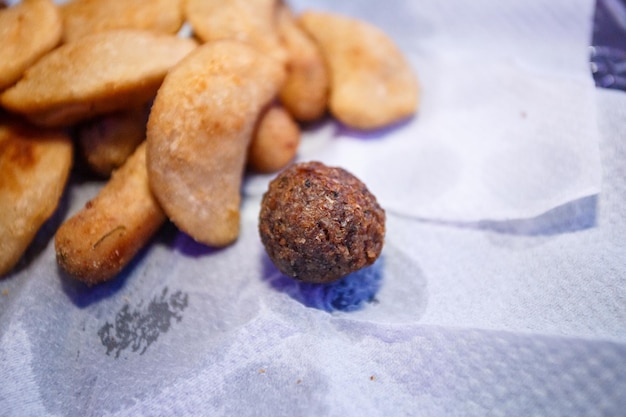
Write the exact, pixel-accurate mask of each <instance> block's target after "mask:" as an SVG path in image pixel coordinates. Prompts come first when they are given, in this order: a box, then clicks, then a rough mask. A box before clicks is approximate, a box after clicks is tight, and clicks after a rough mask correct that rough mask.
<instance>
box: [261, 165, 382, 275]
mask: <svg viewBox="0 0 626 417" xmlns="http://www.w3.org/2000/svg"><path fill="white" fill-rule="evenodd" d="M259 234H260V236H261V241H262V242H263V245H264V246H265V249H266V251H267V254H268V256H269V257H270V259H271V260H272V262H274V264H275V265H276V267H277V268H278V269H279V270H280V271H281V272H282V273H284V274H285V275H288V276H290V277H293V278H296V279H298V280H302V281H306V282H312V283H328V282H332V281H335V280H337V279H340V278H342V277H344V276H346V275H347V274H349V273H351V272H355V271H357V270H359V269H361V268H364V267H365V266H368V265H371V264H372V263H374V261H375V260H376V259H377V258H378V256H379V255H380V253H381V251H382V247H383V243H384V236H385V212H384V210H383V209H382V208H381V207H380V206H379V205H378V202H377V201H376V197H374V195H373V194H371V193H370V191H369V190H368V189H367V187H366V186H365V184H363V183H362V182H361V181H360V180H359V179H357V178H356V177H354V176H353V175H352V174H350V173H349V172H347V171H345V170H344V169H342V168H336V167H327V166H325V165H324V164H322V163H320V162H307V163H299V164H294V165H291V166H290V167H288V168H287V169H285V170H284V171H283V172H281V173H280V174H279V175H278V176H277V177H276V178H275V179H274V180H273V181H272V182H271V183H270V185H269V189H268V191H267V192H266V193H265V194H264V195H263V200H262V203H261V211H260V214H259Z"/></svg>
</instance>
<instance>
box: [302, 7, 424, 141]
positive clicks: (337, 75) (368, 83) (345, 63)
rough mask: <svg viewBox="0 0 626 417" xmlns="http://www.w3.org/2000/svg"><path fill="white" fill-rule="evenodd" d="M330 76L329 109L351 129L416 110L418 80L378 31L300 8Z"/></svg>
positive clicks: (375, 124) (365, 127) (369, 126)
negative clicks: (303, 10)
mask: <svg viewBox="0 0 626 417" xmlns="http://www.w3.org/2000/svg"><path fill="white" fill-rule="evenodd" d="M299 23H300V24H301V26H302V27H303V28H304V29H305V30H306V31H307V32H308V33H309V34H310V35H311V36H312V37H313V38H314V39H315V40H316V41H317V43H318V45H319V46H320V48H321V50H322V53H323V55H324V57H325V59H326V63H327V64H328V68H329V71H330V78H331V88H330V102H329V108H330V111H331V113H332V114H333V115H334V116H335V117H336V118H337V119H339V120H340V121H341V122H343V123H344V124H346V125H348V126H350V127H354V128H357V129H363V130H368V129H377V128H381V127H384V126H387V125H390V124H393V123H396V122H399V121H401V120H403V119H405V118H407V117H409V116H411V115H413V114H414V113H415V112H416V111H417V100H418V83H417V79H416V77H415V75H414V73H413V71H412V69H411V67H410V65H409V63H408V61H407V60H406V59H405V57H404V56H403V55H402V52H401V51H400V49H398V47H397V46H396V45H395V44H394V43H393V41H392V40H391V39H390V38H389V37H388V36H387V35H386V34H385V33H383V32H382V31H381V30H380V29H378V28H376V27H375V26H372V25H371V24H369V23H366V22H363V21H361V20H357V19H352V18H348V17H344V16H340V15H336V14H332V13H324V12H312V11H309V12H304V13H303V14H302V15H301V16H300V18H299Z"/></svg>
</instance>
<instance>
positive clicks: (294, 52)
mask: <svg viewBox="0 0 626 417" xmlns="http://www.w3.org/2000/svg"><path fill="white" fill-rule="evenodd" d="M278 33H279V35H280V38H281V40H282V42H283V45H285V49H286V50H287V56H288V57H287V80H286V81H285V85H283V88H282V89H281V90H280V94H279V97H280V101H281V102H282V103H283V105H284V106H285V107H286V108H287V110H289V112H290V113H291V115H292V116H293V117H294V118H296V119H297V120H300V121H302V122H310V121H313V120H317V119H319V118H320V117H321V116H322V115H323V114H324V112H325V111H326V106H327V103H328V91H329V88H330V78H329V74H328V70H327V69H326V63H325V62H324V57H323V56H322V53H321V51H320V49H319V47H318V46H317V44H316V43H315V42H314V41H313V40H312V39H311V38H310V37H309V36H308V34H307V33H306V32H305V31H304V30H303V29H302V28H301V27H300V26H298V24H297V22H296V20H295V18H294V16H293V14H292V13H291V10H289V8H288V7H287V6H286V5H284V4H281V5H280V7H279V10H278Z"/></svg>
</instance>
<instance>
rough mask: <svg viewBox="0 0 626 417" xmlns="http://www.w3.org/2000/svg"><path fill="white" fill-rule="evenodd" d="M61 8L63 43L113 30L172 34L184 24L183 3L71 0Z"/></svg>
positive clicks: (165, 0) (150, 0)
mask: <svg viewBox="0 0 626 417" xmlns="http://www.w3.org/2000/svg"><path fill="white" fill-rule="evenodd" d="M60 9H61V16H62V17H63V40H64V42H72V41H75V40H78V39H80V38H82V37H84V36H85V35H90V34H93V33H97V32H104V31H107V30H115V29H141V30H150V31H154V32H160V33H168V34H172V35H173V34H175V33H176V32H178V30H179V29H180V27H181V26H182V24H183V13H182V0H149V1H146V0H123V1H121V0H118V1H109V0H72V1H70V2H68V3H65V4H63V5H61V6H60Z"/></svg>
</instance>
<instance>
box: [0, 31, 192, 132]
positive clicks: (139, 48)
mask: <svg viewBox="0 0 626 417" xmlns="http://www.w3.org/2000/svg"><path fill="white" fill-rule="evenodd" d="M195 47H196V42H194V41H193V40H190V39H185V38H179V37H176V36H173V35H158V34H154V33H152V32H147V31H138V30H118V31H108V32H102V33H98V34H95V35H90V36H86V37H84V38H82V39H80V40H78V41H76V42H72V43H67V44H65V45H62V46H61V47H59V48H57V49H55V50H53V51H51V52H50V53H48V54H46V56H44V57H43V58H41V59H40V60H39V61H37V63H35V64H34V65H33V66H32V67H30V68H29V69H28V70H27V71H26V73H25V75H24V78H22V80H20V81H19V82H18V83H17V84H15V85H14V86H13V87H11V88H9V89H8V90H6V91H5V92H4V93H2V95H0V103H1V104H2V105H3V106H4V107H5V108H7V109H9V110H11V111H14V112H17V113H22V114H24V115H25V116H26V117H28V118H29V119H30V120H31V121H33V122H34V123H37V124H41V125H47V126H64V125H70V124H73V123H75V122H77V121H80V120H85V119H88V118H90V117H93V116H95V115H97V114H104V113H109V112H113V111H116V110H120V109H127V108H131V107H133V106H137V105H140V104H143V103H146V102H148V101H149V100H150V99H151V98H152V97H154V95H155V94H156V91H157V90H158V88H159V86H160V85H161V82H162V81H163V78H164V77H165V74H166V73H167V71H168V70H169V69H170V67H172V66H173V65H174V64H176V63H177V62H178V61H180V59H181V58H183V57H184V56H185V55H187V54H188V53H189V52H190V51H192V50H193V49H195Z"/></svg>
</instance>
